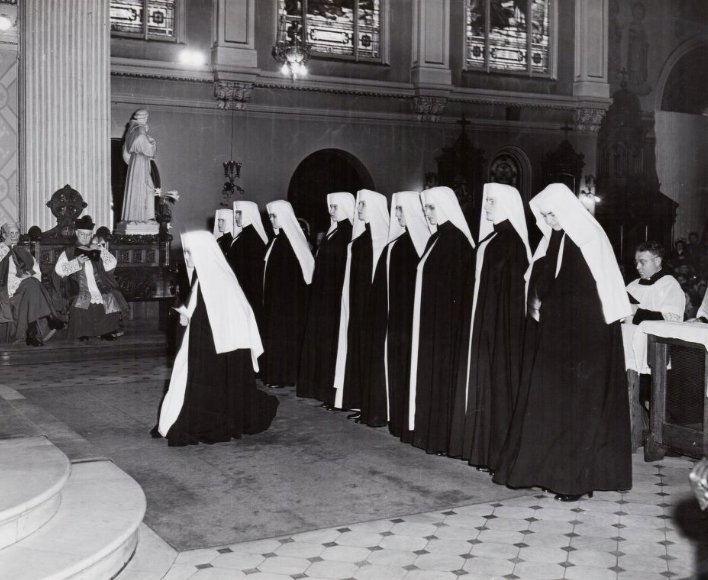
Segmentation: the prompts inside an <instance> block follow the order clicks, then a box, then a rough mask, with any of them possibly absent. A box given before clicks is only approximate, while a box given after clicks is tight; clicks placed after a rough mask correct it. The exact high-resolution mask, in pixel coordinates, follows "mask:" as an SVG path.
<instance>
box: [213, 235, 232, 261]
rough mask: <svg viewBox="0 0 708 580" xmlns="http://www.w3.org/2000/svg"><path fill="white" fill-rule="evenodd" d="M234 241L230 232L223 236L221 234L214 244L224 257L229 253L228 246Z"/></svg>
mask: <svg viewBox="0 0 708 580" xmlns="http://www.w3.org/2000/svg"><path fill="white" fill-rule="evenodd" d="M233 241H234V237H233V236H232V235H231V232H226V233H225V234H221V236H219V238H218V239H217V240H216V244H217V245H218V246H219V248H221V251H222V252H224V256H225V255H226V254H227V253H228V251H229V246H231V242H233Z"/></svg>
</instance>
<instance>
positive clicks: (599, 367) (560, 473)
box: [494, 231, 632, 495]
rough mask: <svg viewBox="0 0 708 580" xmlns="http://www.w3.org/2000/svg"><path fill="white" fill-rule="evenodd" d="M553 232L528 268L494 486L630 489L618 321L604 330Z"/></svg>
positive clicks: (583, 279) (572, 258)
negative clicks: (528, 306)
mask: <svg viewBox="0 0 708 580" xmlns="http://www.w3.org/2000/svg"><path fill="white" fill-rule="evenodd" d="M562 234H563V232H561V231H559V232H556V231H554V232H553V233H552V236H551V240H550V243H549V248H548V252H547V255H546V257H545V258H542V259H540V260H538V261H537V262H536V263H535V264H534V269H533V272H532V276H531V285H530V287H529V295H530V296H533V295H534V294H535V295H537V296H538V297H539V299H540V301H541V307H540V321H539V322H538V323H537V322H536V321H535V320H533V319H531V318H528V319H527V333H526V334H527V339H526V345H525V352H524V362H523V368H522V378H521V386H520V391H519V398H518V400H517V405H516V409H515V411H514V416H513V418H512V424H511V428H510V430H509V435H508V437H507V441H506V443H505V444H504V448H503V450H502V453H501V456H500V458H499V463H498V465H497V470H496V474H495V476H494V481H495V482H497V483H501V484H506V485H509V486H510V487H531V486H540V487H543V488H546V489H549V490H552V491H554V492H556V493H561V494H568V495H579V494H584V493H587V492H589V491H592V490H595V489H598V490H616V489H629V488H631V486H632V463H631V454H632V452H631V442H630V423H629V403H628V396H627V383H626V376H625V367H624V350H623V347H622V333H621V329H620V323H619V321H616V322H613V323H611V324H609V325H608V324H606V323H605V319H604V316H603V310H602V303H601V301H600V298H599V295H598V292H597V286H596V284H595V280H594V279H593V276H592V273H591V272H590V269H589V268H588V266H587V263H586V262H585V258H584V257H583V254H582V252H581V251H580V248H578V246H576V245H575V243H573V241H572V240H571V239H570V238H569V237H566V239H565V245H564V249H563V256H562V265H561V268H560V271H559V272H558V277H557V278H556V277H554V274H555V269H556V264H557V256H558V246H559V242H560V238H561V236H562Z"/></svg>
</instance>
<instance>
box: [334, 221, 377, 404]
mask: <svg viewBox="0 0 708 580" xmlns="http://www.w3.org/2000/svg"><path fill="white" fill-rule="evenodd" d="M351 253H352V257H351V264H350V267H349V323H348V326H347V360H346V366H345V369H344V396H343V398H342V409H361V389H362V382H363V381H364V380H365V377H364V376H363V375H362V372H363V370H364V369H363V356H364V354H365V352H366V349H365V344H364V343H365V341H366V338H367V336H366V323H365V319H366V306H367V303H368V298H369V290H370V289H371V275H372V273H373V264H374V247H373V243H372V240H371V226H370V225H369V224H366V229H365V230H364V231H363V232H362V234H361V235H360V236H359V237H358V238H356V239H355V240H354V241H353V242H352V244H351Z"/></svg>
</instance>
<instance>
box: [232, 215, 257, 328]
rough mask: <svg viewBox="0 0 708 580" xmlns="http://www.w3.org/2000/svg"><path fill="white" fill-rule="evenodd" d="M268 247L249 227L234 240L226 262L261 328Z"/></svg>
mask: <svg viewBox="0 0 708 580" xmlns="http://www.w3.org/2000/svg"><path fill="white" fill-rule="evenodd" d="M222 237H224V236H222ZM265 253H266V245H265V244H264V243H263V240H262V239H261V237H260V236H259V235H258V232H257V231H256V228H254V227H253V226H252V225H250V224H249V225H247V226H246V227H245V228H243V229H242V230H241V233H240V234H239V235H237V236H236V237H235V238H234V239H233V243H232V244H231V246H230V247H229V248H228V251H227V252H226V261H227V262H228V263H229V266H231V269H232V270H233V271H234V274H236V279H237V280H238V283H239V284H240V285H241V288H242V289H243V293H244V294H245V295H246V299H247V300H248V303H249V304H250V305H251V308H253V314H255V315H256V322H258V325H259V328H260V325H261V311H262V307H263V268H264V267H265V262H264V261H263V259H264V258H265Z"/></svg>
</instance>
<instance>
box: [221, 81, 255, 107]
mask: <svg viewBox="0 0 708 580" xmlns="http://www.w3.org/2000/svg"><path fill="white" fill-rule="evenodd" d="M252 92H253V83H243V82H237V81H216V82H215V83H214V97H215V98H216V100H217V101H218V103H217V105H216V106H217V107H219V108H220V109H234V110H236V111H244V110H246V108H247V105H248V103H250V102H251V93H252Z"/></svg>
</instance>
